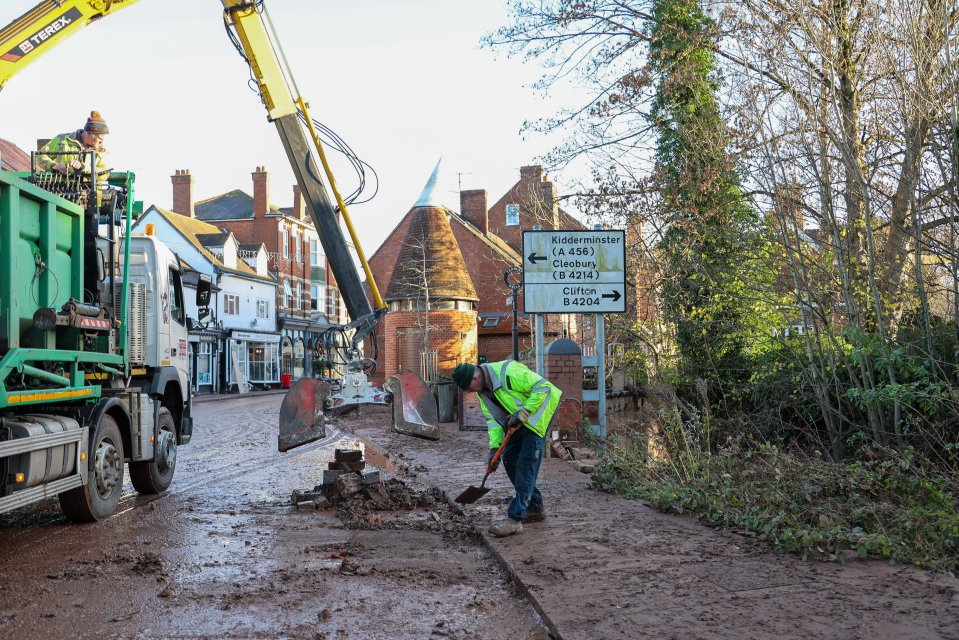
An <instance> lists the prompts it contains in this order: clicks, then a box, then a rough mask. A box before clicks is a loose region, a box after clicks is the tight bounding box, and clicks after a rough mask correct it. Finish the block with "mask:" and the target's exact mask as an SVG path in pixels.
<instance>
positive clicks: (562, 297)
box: [523, 229, 626, 438]
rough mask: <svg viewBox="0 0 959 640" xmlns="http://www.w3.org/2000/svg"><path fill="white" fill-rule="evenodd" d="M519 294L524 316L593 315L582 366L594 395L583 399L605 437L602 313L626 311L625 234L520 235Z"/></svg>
mask: <svg viewBox="0 0 959 640" xmlns="http://www.w3.org/2000/svg"><path fill="white" fill-rule="evenodd" d="M523 291H524V297H523V300H524V308H523V311H525V312H526V313H533V314H537V315H536V317H537V319H540V318H541V317H542V316H541V315H540V314H544V313H592V314H595V320H596V354H595V355H594V356H591V357H584V358H583V364H584V365H588V366H596V369H597V387H598V389H597V390H596V391H584V392H583V400H596V401H597V402H598V404H599V424H598V425H595V429H596V433H597V435H599V436H600V437H603V438H605V437H606V358H605V355H606V324H605V318H604V314H606V313H625V312H626V232H625V231H623V230H603V229H595V230H592V231H589V230H582V231H548V230H532V231H523ZM537 334H538V335H537V345H536V347H537V348H536V354H537V369H538V371H537V372H538V373H539V374H540V375H542V374H543V369H542V365H541V360H540V358H542V353H541V350H542V344H541V336H542V332H541V329H540V326H539V324H537Z"/></svg>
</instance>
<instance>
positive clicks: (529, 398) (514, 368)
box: [477, 360, 563, 449]
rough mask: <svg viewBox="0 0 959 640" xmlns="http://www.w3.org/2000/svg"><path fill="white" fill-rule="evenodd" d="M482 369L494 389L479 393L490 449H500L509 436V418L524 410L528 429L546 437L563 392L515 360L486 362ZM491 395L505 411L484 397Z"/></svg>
mask: <svg viewBox="0 0 959 640" xmlns="http://www.w3.org/2000/svg"><path fill="white" fill-rule="evenodd" d="M480 367H482V368H483V371H484V372H485V373H486V376H487V380H489V383H490V386H492V388H493V390H492V391H484V392H480V393H479V394H477V395H478V396H479V399H480V407H482V409H483V414H484V415H485V416H486V428H487V430H488V431H489V446H490V449H496V448H498V447H499V446H500V444H501V443H502V442H503V436H504V435H505V429H504V427H505V426H506V419H507V418H509V416H510V415H511V414H513V413H516V412H517V411H519V410H520V409H526V410H527V411H529V420H528V421H527V422H526V428H527V429H529V430H531V431H532V432H533V433H535V434H536V435H538V436H539V437H541V438H542V437H543V436H545V435H546V429H547V428H548V427H549V421H550V420H551V419H552V418H553V414H554V413H556V407H557V406H559V399H560V396H562V395H563V392H562V391H560V390H559V389H558V388H557V387H556V386H554V385H553V384H552V383H551V382H550V381H549V380H547V379H546V378H544V377H542V376H540V375H539V374H538V373H536V372H535V371H530V370H529V368H527V367H526V366H525V365H523V364H521V363H519V362H516V361H515V360H503V361H502V362H492V363H486V364H481V365H480ZM487 393H488V394H490V395H492V396H493V398H495V399H496V401H498V402H499V404H501V405H502V408H501V407H499V406H497V404H496V402H488V399H487V398H484V397H483V396H484V395H485V394H487ZM503 409H506V411H503Z"/></svg>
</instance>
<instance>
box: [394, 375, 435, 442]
mask: <svg viewBox="0 0 959 640" xmlns="http://www.w3.org/2000/svg"><path fill="white" fill-rule="evenodd" d="M384 387H385V388H386V390H387V391H389V392H390V393H391V394H393V431H395V432H397V433H402V434H404V435H408V436H414V437H416V438H425V439H427V440H439V439H440V427H439V424H440V420H439V413H438V411H437V409H436V399H435V398H434V397H433V394H432V393H431V392H430V389H429V387H428V386H426V383H425V382H423V380H422V379H421V378H420V377H419V376H417V375H416V374H415V373H413V372H412V371H404V372H402V373H398V374H397V375H395V376H392V377H391V378H390V379H389V380H387V381H386V384H385V385H384Z"/></svg>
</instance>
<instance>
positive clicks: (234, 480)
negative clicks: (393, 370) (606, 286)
mask: <svg viewBox="0 0 959 640" xmlns="http://www.w3.org/2000/svg"><path fill="white" fill-rule="evenodd" d="M282 397H283V396H281V395H271V396H259V397H245V398H236V399H230V400H221V401H215V402H206V403H202V404H197V405H195V407H194V414H195V421H196V428H195V435H194V438H193V442H192V443H191V444H189V445H188V446H186V447H182V448H181V449H180V450H179V460H178V466H177V471H176V477H175V478H174V482H173V485H172V487H171V488H170V490H169V491H168V492H166V493H164V494H161V495H159V496H139V495H138V494H137V493H136V492H135V491H133V489H132V487H131V486H130V485H129V482H127V484H126V486H125V489H124V495H123V498H122V499H121V502H120V508H119V510H118V513H117V514H116V515H114V516H113V517H112V518H110V519H108V520H105V521H103V522H99V523H95V524H90V525H71V524H69V523H67V521H66V520H65V519H64V518H63V516H62V515H61V514H60V510H59V504H58V503H57V501H56V500H55V499H53V500H49V501H47V502H44V503H41V504H39V505H34V506H32V507H28V508H26V509H23V510H19V511H16V512H13V513H9V514H4V515H2V516H0V637H24V638H34V637H36V638H47V637H88V638H103V637H187V638H222V637H255V638H285V637H297V638H299V637H303V638H431V637H432V638H442V637H446V638H480V637H482V638H488V639H496V638H503V639H507V638H508V639H514V638H519V639H524V638H545V637H546V636H545V634H544V632H543V627H542V626H541V624H540V622H539V621H538V619H537V618H536V615H535V613H534V612H533V610H532V609H531V608H530V606H529V605H528V604H527V601H526V600H525V599H524V598H522V597H520V596H519V595H518V594H517V593H516V592H515V591H514V588H513V586H512V584H511V583H510V581H509V580H508V579H507V578H506V576H505V575H504V574H503V573H502V572H501V571H500V569H499V568H498V566H497V565H496V563H495V562H494V561H493V559H492V558H491V556H490V555H489V552H488V551H487V550H486V549H485V548H484V547H483V546H482V545H481V543H480V541H479V540H478V539H477V538H476V537H475V536H474V534H473V533H472V531H471V529H470V528H469V527H468V526H467V525H466V523H465V522H463V521H462V518H460V517H458V516H457V514H456V513H454V512H452V511H451V510H450V509H449V507H448V506H447V505H446V504H445V503H443V502H442V501H441V500H436V501H435V502H434V501H433V500H432V499H431V498H430V497H429V495H428V491H427V490H426V488H425V487H422V486H417V485H416V483H415V482H414V481H413V480H411V479H409V478H401V479H403V480H404V482H406V483H407V485H408V486H409V488H410V489H411V490H412V491H413V492H414V493H416V494H418V495H421V497H422V499H421V500H420V501H419V502H418V503H417V504H416V505H413V506H412V507H411V508H404V509H399V510H392V511H377V512H375V513H372V512H369V511H368V510H364V509H359V510H349V509H347V510H342V509H341V510H336V509H327V510H315V509H313V508H311V507H308V508H303V507H301V508H299V509H294V508H293V507H292V506H291V504H290V500H289V496H290V494H291V493H292V491H293V490H294V489H299V490H304V489H310V488H312V487H313V486H314V485H316V484H319V483H320V481H321V478H322V470H323V469H324V468H326V464H327V462H328V461H329V460H331V459H332V456H333V449H334V448H337V447H339V448H349V447H356V448H360V446H361V443H360V442H359V441H357V440H355V439H354V436H351V435H349V434H338V433H331V434H330V436H329V437H328V438H327V439H326V440H324V441H323V442H320V443H314V444H312V445H308V446H305V447H301V448H299V449H296V450H294V451H292V452H289V453H285V454H281V453H278V452H277V451H276V432H277V414H278V410H279V405H280V402H281V400H282ZM388 429H389V425H388V424H384V425H383V430H384V432H386V431H387V430H388ZM384 470H388V469H384ZM393 471H395V470H393Z"/></svg>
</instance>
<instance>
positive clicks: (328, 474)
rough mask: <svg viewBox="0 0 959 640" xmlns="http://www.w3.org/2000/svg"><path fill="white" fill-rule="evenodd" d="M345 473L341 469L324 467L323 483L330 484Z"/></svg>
mask: <svg viewBox="0 0 959 640" xmlns="http://www.w3.org/2000/svg"><path fill="white" fill-rule="evenodd" d="M344 473H346V472H345V471H343V470H342V469H326V470H324V471H323V485H324V486H326V485H330V484H333V483H334V482H336V479H337V478H339V477H340V476H341V475H343V474H344Z"/></svg>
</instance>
